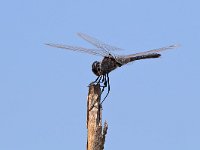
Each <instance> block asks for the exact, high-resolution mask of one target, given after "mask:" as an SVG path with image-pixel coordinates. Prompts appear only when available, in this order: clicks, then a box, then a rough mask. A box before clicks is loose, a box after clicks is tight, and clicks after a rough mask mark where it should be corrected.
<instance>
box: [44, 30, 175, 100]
mask: <svg viewBox="0 0 200 150" xmlns="http://www.w3.org/2000/svg"><path fill="white" fill-rule="evenodd" d="M77 35H78V36H79V37H81V38H82V39H84V40H85V41H87V42H89V43H90V44H92V45H94V46H95V47H96V49H89V48H83V47H77V46H70V45H62V44H51V43H48V44H46V45H48V46H52V47H56V48H61V49H66V50H72V51H78V52H84V53H88V54H92V55H98V56H102V57H103V59H102V61H95V62H93V64H92V72H93V73H94V74H95V75H96V76H97V78H96V80H95V81H93V82H92V83H90V84H103V85H101V87H102V90H101V93H103V91H104V89H105V88H106V87H108V91H107V93H106V95H105V97H104V99H103V100H102V102H101V104H102V103H103V101H104V100H105V99H106V97H107V96H108V94H109V92H110V82H109V73H110V72H111V71H113V70H115V69H116V68H118V67H121V66H123V65H125V64H128V63H130V62H133V61H136V60H140V59H150V58H159V57H160V56H161V54H160V52H162V51H165V50H168V49H173V48H176V47H177V46H178V45H170V46H166V47H161V48H157V49H153V50H148V51H145V52H140V53H136V54H130V55H116V54H114V53H113V52H114V51H118V50H122V49H121V48H118V47H114V46H111V45H108V44H106V43H104V42H101V41H100V40H98V39H96V38H94V37H91V36H89V35H87V34H84V33H78V34H77Z"/></svg>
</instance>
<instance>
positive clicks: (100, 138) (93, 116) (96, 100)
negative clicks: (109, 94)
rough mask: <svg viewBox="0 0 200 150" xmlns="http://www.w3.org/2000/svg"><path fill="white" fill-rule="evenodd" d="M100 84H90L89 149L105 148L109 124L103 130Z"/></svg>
mask: <svg viewBox="0 0 200 150" xmlns="http://www.w3.org/2000/svg"><path fill="white" fill-rule="evenodd" d="M100 99H101V88H100V85H99V84H97V85H90V87H89V93H88V98H87V125H86V126H87V130H88V133H87V150H103V149H104V143H105V135H106V133H107V129H108V124H107V123H106V122H105V123H104V128H103V132H102V107H101V103H100Z"/></svg>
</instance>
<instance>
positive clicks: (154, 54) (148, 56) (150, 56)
mask: <svg viewBox="0 0 200 150" xmlns="http://www.w3.org/2000/svg"><path fill="white" fill-rule="evenodd" d="M160 56H161V54H158V53H152V54H146V55H140V56H134V57H132V58H130V61H135V60H140V59H150V58H159V57H160Z"/></svg>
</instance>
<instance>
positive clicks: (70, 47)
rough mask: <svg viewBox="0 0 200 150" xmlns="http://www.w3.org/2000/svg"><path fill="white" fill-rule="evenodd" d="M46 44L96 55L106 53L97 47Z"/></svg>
mask: <svg viewBox="0 0 200 150" xmlns="http://www.w3.org/2000/svg"><path fill="white" fill-rule="evenodd" d="M46 45H48V46H51V47H56V48H61V49H66V50H72V51H78V52H84V53H88V54H92V55H97V56H103V57H104V56H106V55H107V54H105V53H103V51H100V50H98V49H88V48H83V47H77V46H70V45H62V44H51V43H49V44H46Z"/></svg>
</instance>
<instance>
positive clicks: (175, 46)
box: [119, 44, 179, 58]
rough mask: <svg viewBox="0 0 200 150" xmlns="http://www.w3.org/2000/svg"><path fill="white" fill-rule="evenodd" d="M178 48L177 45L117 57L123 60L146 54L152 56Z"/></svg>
mask: <svg viewBox="0 0 200 150" xmlns="http://www.w3.org/2000/svg"><path fill="white" fill-rule="evenodd" d="M177 47H179V45H178V44H174V45H170V46H166V47H161V48H157V49H153V50H149V51H146V52H141V53H136V54H131V55H125V56H119V57H124V58H130V57H135V56H142V55H147V54H152V53H160V52H162V51H165V50H168V49H174V48H177Z"/></svg>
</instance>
